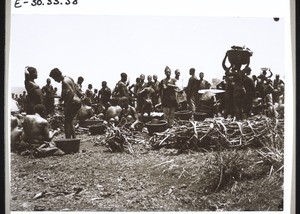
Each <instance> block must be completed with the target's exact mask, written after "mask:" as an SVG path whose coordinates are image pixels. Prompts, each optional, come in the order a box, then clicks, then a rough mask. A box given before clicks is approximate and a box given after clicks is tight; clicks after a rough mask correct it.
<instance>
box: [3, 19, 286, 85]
mask: <svg viewBox="0 0 300 214" xmlns="http://www.w3.org/2000/svg"><path fill="white" fill-rule="evenodd" d="M10 39H11V46H10V69H9V82H10V84H11V87H14V86H23V85H24V68H25V66H33V67H36V68H37V70H38V79H37V80H36V82H37V83H38V84H39V85H40V86H43V85H45V83H46V79H47V78H48V77H49V72H50V70H51V69H53V68H55V67H57V68H59V69H60V70H61V71H62V72H63V74H65V75H67V76H70V77H73V79H74V80H76V79H77V77H78V76H83V77H84V79H85V81H84V84H83V88H84V89H85V88H87V85H88V84H89V83H91V84H93V86H94V88H100V86H101V81H103V80H105V81H107V82H108V85H109V86H110V87H114V85H115V83H116V82H117V81H118V80H119V79H120V73H121V72H126V73H127V74H128V76H129V78H130V83H134V81H135V78H136V77H138V76H139V75H140V74H145V75H146V76H147V75H153V74H157V75H158V77H159V79H161V78H163V77H164V68H165V66H167V65H168V66H169V67H170V68H171V70H172V75H173V76H174V70H175V69H180V71H181V74H182V85H183V86H185V85H186V84H187V80H188V78H189V75H188V71H189V69H190V68H191V67H194V68H195V69H196V74H197V75H198V74H199V72H204V74H205V79H207V80H208V81H211V80H212V78H219V79H221V78H222V76H223V74H224V71H223V69H222V66H221V63H222V59H223V57H224V55H225V52H226V51H227V50H228V49H230V47H231V46H232V45H238V46H246V47H248V48H250V49H251V50H252V51H253V56H252V57H251V63H250V67H251V68H252V74H256V75H257V74H259V73H260V71H261V70H260V68H261V67H270V68H271V70H272V71H273V72H274V73H278V74H280V75H281V76H282V77H283V76H284V74H285V72H286V71H284V45H285V44H284V20H283V19H280V20H279V21H277V22H276V21H274V19H273V18H266V17H263V18H258V17H257V18H244V17H199V16H194V17H189V16H124V15H122V16H121V15H120V16H109V15H20V14H19V15H13V16H12V17H11V37H10ZM52 83H53V85H54V86H56V87H58V88H60V85H59V84H58V83H55V82H54V81H52Z"/></svg>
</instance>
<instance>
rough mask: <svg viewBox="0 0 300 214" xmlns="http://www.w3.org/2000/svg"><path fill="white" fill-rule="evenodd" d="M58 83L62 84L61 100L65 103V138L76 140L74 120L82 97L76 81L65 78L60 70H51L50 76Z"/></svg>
mask: <svg viewBox="0 0 300 214" xmlns="http://www.w3.org/2000/svg"><path fill="white" fill-rule="evenodd" d="M49 76H50V77H51V78H52V79H54V80H55V81H56V82H61V85H62V90H61V98H62V100H63V101H64V114H65V122H64V127H65V136H66V138H74V139H75V138H76V136H75V129H74V126H73V119H74V117H75V116H76V114H77V112H78V110H79V109H80V107H81V100H80V98H79V97H80V96H81V93H80V91H79V90H78V87H77V86H76V84H75V82H74V80H73V79H72V78H71V77H67V76H63V75H62V73H61V71H60V70H59V69H58V68H54V69H52V70H51V72H50V75H49Z"/></svg>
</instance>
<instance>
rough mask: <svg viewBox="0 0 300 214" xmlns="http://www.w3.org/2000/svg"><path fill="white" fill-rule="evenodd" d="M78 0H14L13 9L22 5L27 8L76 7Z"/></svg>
mask: <svg viewBox="0 0 300 214" xmlns="http://www.w3.org/2000/svg"><path fill="white" fill-rule="evenodd" d="M76 4H78V0H15V4H14V6H15V8H21V7H22V6H24V5H29V6H32V7H34V6H50V5H76Z"/></svg>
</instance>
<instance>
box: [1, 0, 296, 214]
mask: <svg viewBox="0 0 300 214" xmlns="http://www.w3.org/2000/svg"><path fill="white" fill-rule="evenodd" d="M82 1H83V0H78V1H68V0H59V1H49V0H48V1H46V0H40V1H33V0H31V1H28V2H27V3H26V2H25V1H13V2H12V3H11V8H12V10H13V11H14V12H12V14H11V16H10V29H9V53H8V54H9V61H8V72H7V76H8V79H7V87H6V89H7V90H6V92H7V94H6V95H7V98H6V102H7V103H8V105H7V106H8V109H7V113H8V118H7V119H8V123H7V133H8V136H9V137H8V139H7V141H6V144H5V145H6V151H5V152H6V157H7V159H8V167H7V172H8V180H9V181H8V182H7V184H8V187H7V190H8V192H9V193H8V199H7V203H8V206H9V211H10V212H12V213H14V212H16V213H18V212H23V211H26V212H34V211H50V212H57V211H60V212H68V213H69V212H106V211H113V212H125V211H126V212H141V211H142V212H154V211H155V212H157V211H159V212H171V211H172V212H173V211H179V212H187V211H196V212H211V211H213V212H214V213H218V212H224V211H225V212H229V211H257V212H261V211H265V212H267V213H270V212H275V211H276V212H277V211H281V212H283V213H291V210H290V209H291V207H290V206H291V204H290V203H291V201H290V200H291V199H290V197H291V192H290V191H291V182H292V179H291V175H292V173H291V170H292V165H291V163H292V153H291V152H292V147H293V134H294V133H293V129H294V127H293V121H292V120H291V118H292V116H293V100H292V96H293V91H292V90H291V89H292V87H293V86H292V85H293V81H292V76H293V72H294V71H293V69H292V65H291V63H292V60H291V53H290V52H291V50H290V48H291V44H290V42H291V38H289V37H290V36H291V35H290V32H289V30H290V27H289V25H290V20H289V17H288V16H287V15H285V13H279V14H278V15H276V13H274V14H275V15H274V14H271V15H265V16H262V15H259V16H241V15H239V13H237V15H235V14H232V15H230V14H229V15H228V14H226V15H224V16H222V15H207V14H206V13H203V14H204V15H203V14H198V15H197V13H191V14H190V15H189V14H184V15H182V14H180V15H176V14H174V13H171V14H170V13H168V12H166V14H163V11H160V13H157V14H142V13H141V11H143V10H144V9H145V8H144V7H141V11H139V12H140V13H132V14H130V12H132V11H129V12H128V13H120V12H116V13H112V14H109V13H107V14H106V13H99V14H96V13H90V14H89V13H88V12H87V11H85V12H84V13H82V14H80V13H78V12H76V13H74V14H72V13H71V12H68V13H66V14H62V13H61V12H59V13H53V14H51V13H27V12H26V13H25V12H24V13H22V12H20V13H19V12H18V11H22V8H25V9H26V8H27V9H28V8H30V7H31V8H35V11H36V10H37V8H39V7H40V8H43V9H45V8H47V7H48V8H52V9H53V8H55V7H57V8H58V7H59V6H60V5H61V7H63V8H68V7H72V8H73V9H74V8H76V7H77V6H80V4H81V2H82ZM288 2H289V1H287V3H285V4H284V5H287V4H288ZM97 6H99V5H97ZM100 6H101V5H100ZM91 7H93V5H91ZM145 7H146V6H145ZM170 7H172V6H170ZM113 8H114V9H115V7H113ZM199 8H200V7H199ZM119 9H120V8H119ZM193 9H194V10H193V11H197V8H193ZM53 10H54V9H53ZM95 10H96V9H95V8H94V9H92V10H91V11H95ZM102 10H104V9H102ZM120 10H121V9H120ZM183 10H186V8H185V9H184V8H183ZM190 10H192V8H190ZM199 10H200V9H199ZM202 10H203V9H202ZM237 10H238V8H237ZM213 14H215V13H213ZM288 124H290V126H288Z"/></svg>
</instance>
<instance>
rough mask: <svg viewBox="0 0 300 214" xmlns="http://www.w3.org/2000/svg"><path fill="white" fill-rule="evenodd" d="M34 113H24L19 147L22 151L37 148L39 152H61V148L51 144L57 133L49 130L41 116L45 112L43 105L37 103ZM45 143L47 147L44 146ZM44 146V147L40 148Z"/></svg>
mask: <svg viewBox="0 0 300 214" xmlns="http://www.w3.org/2000/svg"><path fill="white" fill-rule="evenodd" d="M34 112H35V114H33V115H26V116H25V118H24V122H23V133H22V136H21V140H22V142H21V143H20V146H19V149H20V150H21V151H22V150H23V151H25V150H31V149H34V148H38V147H39V148H38V151H39V152H41V153H47V154H50V152H53V153H51V154H52V155H55V154H54V153H56V154H57V155H58V154H63V152H62V151H61V150H59V149H58V148H57V147H55V145H54V144H51V143H50V141H51V140H52V138H53V137H54V136H55V135H56V134H58V131H57V130H55V131H54V132H51V131H49V124H48V121H47V120H46V119H44V118H43V117H41V115H43V114H44V112H45V106H44V105H43V104H38V105H36V106H35V107H34ZM45 145H47V147H48V148H44V147H45ZM40 148H44V149H40Z"/></svg>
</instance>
